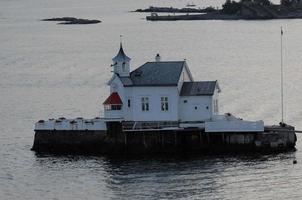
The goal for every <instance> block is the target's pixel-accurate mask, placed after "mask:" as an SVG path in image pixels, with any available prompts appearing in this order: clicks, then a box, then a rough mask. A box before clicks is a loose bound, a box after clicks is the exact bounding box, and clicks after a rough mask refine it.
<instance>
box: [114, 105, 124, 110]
mask: <svg viewBox="0 0 302 200" xmlns="http://www.w3.org/2000/svg"><path fill="white" fill-rule="evenodd" d="M121 109H122V105H111V110H121Z"/></svg>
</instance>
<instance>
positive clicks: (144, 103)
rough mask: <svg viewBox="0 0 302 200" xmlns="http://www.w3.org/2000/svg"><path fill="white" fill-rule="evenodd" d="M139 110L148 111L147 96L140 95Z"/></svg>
mask: <svg viewBox="0 0 302 200" xmlns="http://www.w3.org/2000/svg"><path fill="white" fill-rule="evenodd" d="M141 111H142V112H148V111H150V103H149V97H146V96H143V97H141Z"/></svg>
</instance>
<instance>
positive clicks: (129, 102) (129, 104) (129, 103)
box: [128, 99, 131, 108]
mask: <svg viewBox="0 0 302 200" xmlns="http://www.w3.org/2000/svg"><path fill="white" fill-rule="evenodd" d="M130 106H131V101H130V99H128V108H130Z"/></svg>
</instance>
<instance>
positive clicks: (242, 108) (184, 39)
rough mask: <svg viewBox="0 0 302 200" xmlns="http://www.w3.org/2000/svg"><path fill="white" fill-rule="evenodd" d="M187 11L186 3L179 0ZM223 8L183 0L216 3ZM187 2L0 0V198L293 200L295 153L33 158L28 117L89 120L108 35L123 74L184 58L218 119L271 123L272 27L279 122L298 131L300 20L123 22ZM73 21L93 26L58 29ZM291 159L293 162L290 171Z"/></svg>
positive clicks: (297, 178)
mask: <svg viewBox="0 0 302 200" xmlns="http://www.w3.org/2000/svg"><path fill="white" fill-rule="evenodd" d="M190 2H191V1H190ZM221 2H223V0H217V1H216V0H215V1H214V0H206V1H197V0H196V1H194V3H196V4H200V5H201V7H202V6H204V5H209V4H211V5H214V6H217V5H220V4H221ZM187 3H188V1H187V0H178V1H175V0H165V1H161V0H145V1H143V0H140V1H138V0H127V1H124V0H113V1H105V0H87V1H81V0H73V1H71V0H64V1H62V0H52V1H40V0H27V1H23V0H9V1H8V0H3V1H0V27H1V31H0V44H1V45H0V199H1V200H2V199H5V200H6V199H8V200H10V199H30V200H33V199H34V200H35V199H52V200H54V199H81V200H82V199H299V198H300V197H301V196H302V191H301V188H302V185H301V179H302V170H301V163H302V155H301V153H300V151H299V150H300V148H301V147H302V144H301V142H300V137H299V136H298V144H297V149H298V151H296V152H289V153H283V154H276V155H262V156H260V155H237V156H235V155H229V156H216V157H214V156H204V157H194V158H192V157H191V158H131V159H122V158H106V157H91V156H87V157H84V156H51V155H43V156H42V155H36V154H35V153H34V152H31V151H30V148H31V145H32V142H33V124H34V122H35V121H37V120H39V119H48V118H56V117H60V116H65V117H79V116H82V117H95V116H97V115H99V111H100V110H101V107H102V101H103V100H104V98H105V97H106V96H107V95H108V90H107V87H106V85H105V83H106V81H107V80H108V79H109V78H110V76H111V74H110V67H109V65H110V64H111V60H110V58H112V57H113V56H114V55H115V53H116V52H117V48H118V43H119V41H118V40H119V35H120V34H123V35H124V48H125V50H126V52H127V54H128V55H129V56H130V57H132V69H134V68H136V67H137V66H139V65H141V64H142V63H144V62H146V61H150V60H153V59H154V56H155V55H156V53H158V52H159V53H160V54H161V55H162V58H163V60H175V59H177V60H182V59H183V58H186V59H187V61H188V64H189V66H190V69H191V72H192V73H193V75H194V77H195V79H196V80H216V79H218V81H219V83H220V86H221V88H222V91H223V92H222V93H221V100H220V103H221V104H222V106H223V107H222V108H221V112H232V113H234V114H235V115H238V116H239V117H243V118H245V119H251V120H254V119H255V120H256V119H264V120H265V122H267V123H276V122H278V120H279V118H280V117H279V116H280V106H279V105H280V103H279V99H280V98H279V96H280V95H279V86H280V83H279V63H280V62H279V53H280V52H279V39H280V38H279V36H280V35H279V31H280V26H283V27H284V47H285V60H284V64H285V68H284V71H285V76H284V77H285V83H286V84H285V101H286V106H285V111H286V112H285V113H286V116H285V118H286V121H288V122H289V123H291V124H293V125H296V127H297V128H298V129H301V128H302V121H301V119H302V104H301V102H302V95H301V94H302V86H301V84H300V80H301V77H302V68H301V55H300V54H301V52H302V37H301V36H302V34H301V33H302V28H301V20H273V21H269V20H268V21H186V22H158V23H157V22H155V23H153V22H146V21H145V20H143V19H142V18H144V16H145V14H138V13H129V12H127V11H129V10H134V9H136V8H145V7H148V6H150V5H162V6H171V5H172V6H177V7H181V6H184V5H186V4H187ZM61 16H74V17H79V18H92V19H100V20H102V21H103V22H102V23H100V24H98V25H87V26H58V25H56V24H55V23H51V22H50V23H49V22H41V21H39V20H40V19H43V18H51V17H61ZM294 159H297V161H298V164H296V165H293V164H292V162H293V160H294Z"/></svg>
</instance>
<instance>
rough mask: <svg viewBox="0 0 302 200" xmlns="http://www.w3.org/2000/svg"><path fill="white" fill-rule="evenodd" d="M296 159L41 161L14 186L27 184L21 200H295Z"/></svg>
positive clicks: (280, 156) (69, 158)
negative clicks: (27, 199) (36, 199)
mask: <svg viewBox="0 0 302 200" xmlns="http://www.w3.org/2000/svg"><path fill="white" fill-rule="evenodd" d="M294 158H295V153H285V154H278V155H240V156H231V155H228V156H215V157H213V156H204V157H190V158H185V157H178V158H165V157H162V158H152V157H147V158H127V159H125V158H124V159H123V158H107V157H89V156H88V157H81V156H62V157H54V156H47V155H46V156H45V155H44V156H41V155H40V156H36V158H35V160H34V161H33V163H32V166H30V168H31V170H33V172H35V175H34V176H32V175H33V174H31V176H30V177H28V174H26V170H25V174H24V175H23V176H24V180H23V179H22V176H21V177H19V178H21V179H19V182H21V183H18V184H19V185H21V184H22V183H23V182H24V181H25V182H26V189H27V190H31V194H28V193H27V194H25V196H23V197H31V196H33V197H37V196H41V197H47V198H57V199H74V198H75V199H98V198H110V199H134V198H136V199H201V198H202V199H274V198H277V199H284V198H285V199H295V198H297V197H299V196H300V191H299V190H297V188H299V187H300V186H301V183H300V182H299V179H300V178H301V175H298V174H297V171H300V172H301V170H299V164H298V165H293V164H292V160H293V159H294ZM12 179H13V178H12V177H7V180H6V181H7V182H14V181H13V180H12ZM23 187H24V186H23ZM11 192H12V191H11ZM17 194H18V193H17ZM15 195H16V194H13V193H12V197H18V196H17V195H16V196H15ZM20 197H21V196H20Z"/></svg>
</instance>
